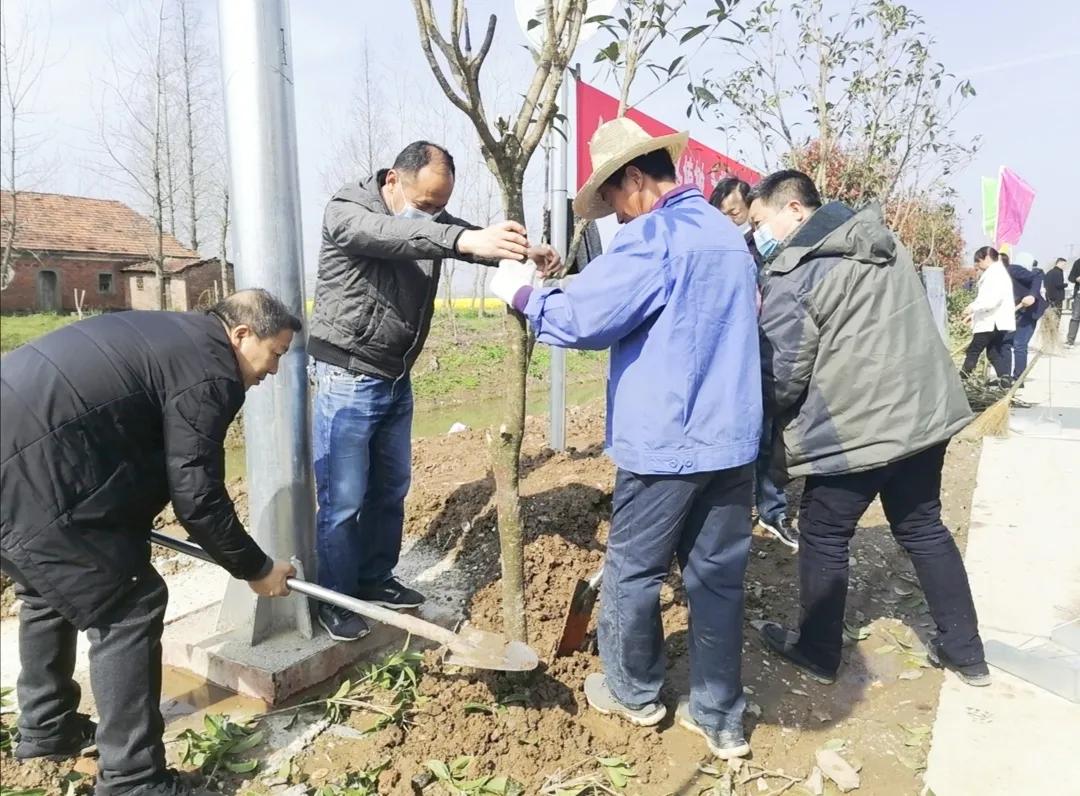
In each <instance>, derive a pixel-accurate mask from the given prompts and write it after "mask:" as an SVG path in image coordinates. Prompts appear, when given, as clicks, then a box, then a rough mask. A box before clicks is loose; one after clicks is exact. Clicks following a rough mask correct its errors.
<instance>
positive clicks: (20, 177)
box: [0, 6, 49, 290]
mask: <svg viewBox="0 0 1080 796" xmlns="http://www.w3.org/2000/svg"><path fill="white" fill-rule="evenodd" d="M11 21H12V20H11V16H10V12H9V11H7V10H6V9H5V11H4V12H3V13H2V14H0V95H2V96H0V102H2V104H3V107H2V109H0V139H3V141H2V162H0V175H2V182H3V188H4V190H6V191H8V192H9V193H10V194H11V198H10V201H9V202H8V205H7V207H6V212H5V213H4V217H3V219H2V221H3V224H2V227H3V229H2V232H0V234H2V236H3V240H2V242H0V246H2V252H0V258H2V259H0V290H3V289H6V288H7V287H8V285H10V284H11V280H12V278H13V276H14V271H13V270H12V260H13V258H14V251H15V236H16V232H17V230H18V223H19V191H20V190H21V189H22V188H23V185H24V183H25V182H29V181H32V179H33V173H34V164H32V163H31V161H32V159H33V158H34V156H35V152H36V150H37V149H38V147H39V146H40V145H41V143H42V140H41V136H40V135H30V134H25V133H23V131H22V123H23V120H24V119H25V118H26V117H27V116H29V115H30V114H31V113H32V111H31V108H30V105H31V104H32V102H33V99H34V94H35V91H36V88H37V84H38V80H39V79H40V78H41V73H42V72H43V71H44V69H45V68H46V66H47V65H48V49H49V46H48V36H46V37H45V38H44V40H43V41H36V38H37V24H36V20H34V19H33V18H32V16H31V14H30V7H29V6H25V7H24V9H23V14H22V18H21V20H20V24H19V27H18V31H17V33H16V32H14V31H12V30H11Z"/></svg>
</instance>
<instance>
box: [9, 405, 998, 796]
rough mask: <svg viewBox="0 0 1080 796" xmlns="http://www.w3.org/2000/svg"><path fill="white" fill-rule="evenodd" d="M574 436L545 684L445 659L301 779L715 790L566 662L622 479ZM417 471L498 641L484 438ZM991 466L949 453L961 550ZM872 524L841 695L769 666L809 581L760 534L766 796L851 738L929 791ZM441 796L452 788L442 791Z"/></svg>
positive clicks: (753, 567) (917, 622)
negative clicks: (368, 774)
mask: <svg viewBox="0 0 1080 796" xmlns="http://www.w3.org/2000/svg"><path fill="white" fill-rule="evenodd" d="M567 429H568V441H569V444H570V445H571V446H572V447H571V449H570V450H568V451H567V452H565V453H559V454H556V453H553V452H551V451H549V450H546V449H544V448H543V446H542V442H543V435H544V432H545V423H544V422H543V420H542V419H540V418H536V419H530V421H529V426H528V432H527V437H526V444H525V450H524V461H525V468H524V469H525V472H524V473H523V479H522V497H523V501H522V502H523V506H522V511H523V517H524V519H525V523H526V527H527V529H528V547H527V562H526V576H527V578H528V584H527V588H528V595H527V596H528V605H529V615H528V621H529V638H530V643H531V644H532V646H533V647H534V648H535V649H536V650H537V651H538V652H539V653H540V655H541V657H542V658H544V659H545V663H544V664H543V665H542V667H541V669H540V670H539V671H538V672H536V673H534V674H532V675H506V674H499V673H475V672H462V671H454V670H452V669H449V668H447V667H443V666H442V665H441V664H440V663H439V662H438V661H437V660H436V658H435V654H434V653H433V652H429V653H427V654H426V656H425V661H424V666H423V676H422V679H421V684H420V693H421V695H422V697H423V699H422V700H421V702H420V703H419V704H418V705H417V708H416V712H415V713H414V714H413V715H412V717H411V721H410V723H409V724H407V725H406V728H405V729H402V728H400V727H393V726H392V727H389V728H386V729H383V730H379V731H378V732H374V733H371V734H368V735H365V736H363V737H358V736H357V734H356V733H349V731H348V730H345V731H343V732H340V733H339V732H325V733H323V734H322V735H321V736H319V737H318V738H317V739H315V741H314V742H312V743H311V744H310V745H309V746H308V747H307V748H306V749H305V750H304V751H302V752H301V753H300V754H299V755H298V756H297V757H296V759H295V760H294V762H293V766H292V775H291V778H290V781H291V782H294V783H295V782H298V781H300V782H305V783H307V784H308V785H310V786H316V785H320V786H321V785H324V784H326V783H331V782H341V781H342V780H343V778H344V776H345V775H346V772H349V771H357V770H362V769H365V768H367V767H370V766H373V765H375V764H377V763H379V762H381V761H383V760H386V759H389V760H390V761H391V763H390V766H389V768H388V769H387V770H386V771H385V772H384V773H383V774H382V776H381V778H380V791H379V792H380V793H387V794H412V793H414V792H415V791H414V785H413V780H414V778H416V777H421V778H422V777H423V775H424V772H425V771H426V765H425V763H426V761H430V760H441V761H444V762H449V761H451V760H453V759H454V758H456V757H458V756H461V755H468V756H471V757H473V758H475V759H474V761H473V763H472V765H471V767H470V769H469V774H470V775H471V776H478V775H480V774H483V773H499V774H504V775H508V776H511V777H513V778H514V779H515V780H517V781H518V782H520V783H521V784H522V785H523V786H524V788H525V792H527V793H538V792H541V791H542V790H543V788H544V787H545V786H550V785H552V784H553V783H554V782H556V781H558V780H559V779H562V780H563V781H566V780H571V779H573V778H575V777H579V776H600V775H601V774H600V772H601V766H600V764H599V763H598V762H597V761H596V758H597V757H621V758H623V759H624V760H625V761H627V762H628V763H629V764H631V766H632V767H633V769H634V772H635V774H636V776H635V777H634V778H633V779H632V780H631V782H630V785H629V786H628V788H627V792H630V793H643V794H664V793H679V794H698V793H699V792H700V791H702V790H703V789H704V788H706V787H708V786H710V785H712V784H713V783H714V782H715V781H716V777H715V776H714V775H712V774H707V773H703V772H702V771H700V770H699V765H701V766H708V765H709V764H711V763H713V761H712V760H711V757H710V755H709V754H708V752H707V749H706V748H705V746H704V742H703V741H702V740H701V739H700V738H698V737H697V736H695V735H692V734H690V733H688V732H686V731H685V730H683V729H681V728H679V727H677V726H673V724H672V721H671V718H670V717H669V718H667V719H666V720H665V721H664V722H662V723H661V724H660V725H659V726H658V727H656V728H652V729H640V728H635V727H631V726H630V725H627V724H624V723H621V722H620V721H618V720H616V719H613V718H610V717H605V716H600V715H598V714H596V713H595V712H592V711H590V710H589V709H588V707H587V705H586V703H585V701H584V698H583V695H582V690H581V689H582V683H583V681H584V678H585V676H586V675H587V674H588V673H590V672H592V671H598V670H599V661H598V659H597V657H596V655H595V653H594V652H593V651H591V650H589V651H584V652H580V653H577V654H575V655H574V656H572V657H569V658H563V659H558V660H555V661H551V660H550V651H551V649H552V646H553V644H554V642H555V640H556V637H557V634H558V633H559V632H560V631H561V626H562V620H563V613H564V611H565V608H566V602H567V597H568V594H569V592H570V590H571V589H572V586H573V583H574V582H575V581H576V580H577V579H578V578H584V577H587V576H588V575H589V574H591V572H593V571H594V570H595V569H596V568H597V567H598V566H599V564H600V562H601V560H602V557H603V545H604V540H605V538H606V535H607V531H608V518H609V513H610V510H611V489H612V485H613V480H614V468H613V466H612V465H611V463H610V462H609V461H608V460H607V459H606V458H605V457H604V456H603V454H602V453H601V450H600V445H601V443H602V439H603V411H602V406H598V405H592V406H589V407H585V408H581V409H576V410H571V411H570V412H569V416H568V424H567ZM413 462H414V486H413V490H412V493H411V495H410V498H409V502H408V511H407V521H406V524H407V527H406V533H407V534H409V535H410V536H412V537H417V538H419V539H423V540H425V542H426V543H427V544H430V545H434V546H436V547H437V548H441V549H442V550H445V551H447V552H448V553H449V552H451V551H453V552H455V553H456V555H457V559H456V562H455V564H454V569H455V571H456V572H463V573H466V575H467V577H466V580H467V581H468V582H469V583H471V584H473V585H474V593H473V596H472V599H471V601H470V604H469V613H470V616H471V620H472V621H473V622H475V623H476V624H477V625H480V626H481V627H487V628H492V629H499V627H500V625H501V619H500V600H499V587H500V584H499V581H498V575H499V564H498V538H497V534H496V531H495V515H494V508H493V505H492V502H491V497H492V489H493V483H492V481H491V479H490V477H489V476H488V474H487V456H486V449H485V445H484V440H483V435H482V433H480V432H467V433H464V434H458V435H453V436H450V437H445V438H439V439H429V440H422V441H419V442H418V443H417V444H416V445H415V450H414V459H413ZM977 462H978V444H977V443H973V442H968V441H962V440H957V441H955V442H954V443H953V445H952V446H951V447H950V450H949V456H948V460H947V462H946V469H945V480H944V485H943V490H942V500H943V505H944V513H945V519H946V522H947V524H948V525H949V527H950V528H952V529H953V531H954V533H955V534H956V536H957V540H958V543H959V544H960V545H961V547H963V545H964V544H965V542H966V536H967V530H968V515H969V511H970V498H971V494H972V491H973V488H974V476H975V468H976V466H977ZM800 489H801V485H800V484H798V483H796V484H792V485H791V488H790V490H789V498H790V499H791V500H792V501H793V502H794V501H796V500H797V499H798V495H799V492H800ZM862 528H863V530H862V531H861V532H860V533H859V534H857V535H856V537H855V541H854V544H853V548H852V556H853V557H854V558H855V559H856V564H855V566H854V567H853V568H852V583H851V591H850V598H849V608H848V613H849V622H850V624H851V625H852V626H853V627H855V628H858V627H864V628H866V629H868V630H869V636H868V637H866V638H864V639H863V640H860V641H857V642H855V641H853V642H852V643H851V644H850V645H849V646H848V647H847V648H846V651H845V660H846V661H847V663H846V665H845V666H844V667H843V668H842V670H841V676H840V679H839V681H838V683H837V684H836V685H834V686H831V687H828V686H821V685H818V684H816V683H813V682H811V681H808V680H807V679H806V678H804V677H802V676H801V675H799V674H798V673H797V671H796V670H794V669H793V668H791V667H790V666H787V665H785V664H783V663H781V662H779V661H777V659H775V658H772V657H770V656H768V655H766V654H765V653H764V652H763V650H762V648H761V645H760V643H759V642H758V640H757V637H756V632H755V631H754V630H753V629H752V627H751V623H752V622H753V621H755V620H759V619H762V618H768V619H778V620H780V621H783V622H786V623H791V622H793V621H794V620H795V618H796V616H797V600H798V582H797V578H796V557H795V556H793V555H791V553H790V552H789V551H788V550H787V548H784V547H782V546H781V545H779V544H778V543H776V542H775V541H772V540H771V539H768V538H765V537H763V536H760V535H758V534H757V532H755V538H754V542H753V548H752V553H751V560H750V566H749V570H748V574H747V579H746V593H747V602H746V621H747V624H746V627H745V632H746V640H745V643H744V657H743V662H744V663H743V674H744V681H745V683H746V685H747V693H748V696H747V698H748V700H750V701H751V702H752V703H753V704H752V705H751V712H750V713H748V714H747V720H748V721H747V724H748V726H747V728H748V731H749V739H750V742H751V745H752V747H753V757H752V760H751V761H750V763H749V764H748V766H747V767H744V768H743V769H742V771H741V772H740V773H739V774H737V775H736V777H735V780H736V783H738V782H739V781H740V778H746V776H747V775H748V774H760V773H761V772H762V771H763V770H764V771H767V772H768V774H767V775H765V776H762V777H761V779H763V780H764V781H765V783H766V784H767V786H768V788H767V790H768V791H769V792H771V793H778V792H779V790H780V789H781V788H782V787H783V786H785V785H787V784H789V782H790V778H791V777H798V778H803V777H806V776H807V775H808V774H809V773H810V770H811V768H812V766H813V763H812V760H813V754H814V751H815V750H817V749H819V748H820V747H821V746H822V745H823V744H825V743H826V742H828V741H830V740H832V741H834V742H838V741H840V740H843V741H844V742H845V745H844V747H843V749H842V751H841V754H842V755H843V756H844V757H845V758H846V759H848V761H849V762H851V763H852V764H853V765H856V766H857V767H860V768H861V777H862V791H863V792H867V793H872V794H875V795H878V794H882V795H883V796H890V795H891V794H914V793H918V792H919V791H920V790H921V789H922V782H921V777H920V773H921V770H922V767H923V766H924V764H925V756H926V752H927V750H928V745H929V734H928V732H922V731H921V728H929V727H930V726H932V724H933V717H934V711H935V709H936V705H937V700H938V691H939V686H940V683H941V675H940V674H939V673H938V672H937V671H936V670H933V669H929V668H922V667H920V666H919V665H918V659H917V657H915V656H913V655H912V654H911V653H909V652H908V651H907V649H906V647H905V646H904V645H912V646H913V650H915V651H917V650H918V649H919V643H918V641H917V639H916V636H917V635H920V634H925V632H926V631H927V630H928V628H930V627H931V623H930V621H929V618H928V617H927V616H926V614H925V605H924V604H923V603H922V602H921V601H920V600H919V598H918V595H919V594H920V592H919V590H918V587H917V586H912V585H910V583H909V579H910V578H911V577H912V574H911V573H912V569H911V565H910V563H909V562H908V560H907V558H906V557H905V556H904V555H903V554H902V552H900V550H899V548H898V547H897V546H896V545H895V544H894V543H893V542H892V541H891V539H889V538H888V532H887V528H886V527H885V520H884V517H883V515H882V512H881V509H880V507H879V506H878V505H877V504H875V506H873V507H872V508H871V510H870V511H869V512H868V513H867V515H866V516H865V517H864V518H863V522H862ZM434 589H437V585H436V586H434V587H432V590H434ZM662 603H663V619H664V627H665V631H666V634H667V642H666V651H667V656H668V682H667V686H666V688H665V691H664V694H663V698H664V701H665V703H666V704H667V705H668V707H669V708H673V707H674V705H675V702H676V701H677V699H678V696H679V695H680V694H681V693H684V692H685V691H686V690H687V689H688V685H687V683H688V671H687V667H688V660H687V650H686V646H687V638H686V628H687V610H686V601H685V595H684V594H683V592H682V589H681V587H680V581H679V577H678V574H677V573H675V574H673V575H672V576H671V578H670V579H669V581H668V585H666V586H665V588H664V590H663V593H662ZM864 632H865V631H864ZM909 678H910V679H909ZM469 703H475V704H482V705H488V706H492V713H490V714H489V713H485V712H474V711H469V712H467V711H466V705H467V704H469ZM371 724H372V717H371V716H370V714H365V713H363V712H356V713H354V714H353V715H352V716H350V717H349V718H348V719H347V721H346V725H347V726H348V727H352V728H354V729H359V730H366V729H368V728H369V727H370V726H371ZM906 728H914V729H915V730H916V732H914V733H912V732H909V731H908V729H906ZM718 768H719V769H720V770H721V771H722V770H723V766H722V765H721V766H718ZM6 771H7V769H6V768H5V786H7V773H6ZM560 772H563V773H562V774H561V775H560ZM785 776H786V777H788V778H789V779H785V778H784V777H785ZM272 779H273V772H265V773H264V775H263V776H262V777H260V778H257V779H255V780H253V781H245V782H240V781H236V782H233V783H230V784H229V785H228V786H227V787H226V788H225V790H235V791H237V792H247V791H249V790H254V791H255V792H266V791H267V790H269V789H270V782H271V781H272ZM419 781H420V780H418V782H419ZM53 782H55V780H53V781H52V782H49V783H47V784H50V785H52V784H53ZM829 787H830V788H831V787H832V786H831V785H830V786H829ZM758 788H759V786H758V783H757V781H756V780H750V781H749V782H746V783H744V784H742V785H741V786H740V785H738V784H737V785H736V788H735V792H736V793H757V792H758ZM424 792H425V793H429V794H434V793H442V792H445V791H444V790H442V786H441V785H439V784H434V785H431V786H430V787H428V788H426V789H425V790H424ZM761 792H763V793H764V792H766V791H765V790H762V791H761ZM790 792H793V793H798V792H800V790H799V789H798V788H795V789H794V790H792V791H790ZM827 792H835V791H827Z"/></svg>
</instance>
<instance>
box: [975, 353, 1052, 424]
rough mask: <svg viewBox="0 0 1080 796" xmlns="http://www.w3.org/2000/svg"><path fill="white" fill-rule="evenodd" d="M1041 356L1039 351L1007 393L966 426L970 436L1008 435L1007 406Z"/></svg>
mask: <svg viewBox="0 0 1080 796" xmlns="http://www.w3.org/2000/svg"><path fill="white" fill-rule="evenodd" d="M1042 355H1043V352H1042V351H1039V352H1037V353H1036V354H1035V356H1034V357H1032V358H1031V361H1030V362H1029V363H1028V366H1027V367H1026V368H1024V372H1023V373H1021V374H1020V378H1018V379H1017V380H1016V381H1015V382H1013V386H1012V387H1010V388H1009V391H1008V392H1007V393H1005V395H1004V396H1003V397H1002V398H1000V399H998V400H997V401H995V402H994V403H993V404H991V405H990V407H989V408H987V409H986V410H985V411H983V413H982V414H980V415H979V416H978V417H976V418H975V419H974V420H972V421H971V423H970V424H969V425H968V427H967V428H968V431H969V432H970V433H971V434H972V436H976V437H984V436H989V437H1004V436H1007V435H1008V433H1009V406H1010V404H1011V403H1012V400H1013V397H1014V396H1015V395H1016V393H1017V392H1019V391H1020V388H1021V387H1022V386H1023V385H1024V379H1026V378H1027V376H1028V374H1029V373H1031V369H1032V368H1033V367H1035V363H1036V362H1038V361H1039V357H1041V356H1042Z"/></svg>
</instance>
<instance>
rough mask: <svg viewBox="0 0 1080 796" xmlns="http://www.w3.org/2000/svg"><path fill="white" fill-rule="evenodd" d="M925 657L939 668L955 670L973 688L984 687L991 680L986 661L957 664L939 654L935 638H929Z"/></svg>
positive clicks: (939, 650)
mask: <svg viewBox="0 0 1080 796" xmlns="http://www.w3.org/2000/svg"><path fill="white" fill-rule="evenodd" d="M926 657H927V659H929V661H930V663H932V664H934V666H936V667H938V668H939V669H951V670H952V671H954V672H956V676H957V677H959V678H960V679H961V680H962V681H963V682H964V683H966V684H967V685H970V686H974V687H975V688H985V687H986V686H988V685H990V683H991V682H992V680H991V677H990V667H989V666H987V665H986V661H983V662H981V663H971V664H968V665H966V666H959V665H957V664H955V663H953V662H952V661H950V660H949V659H948V658H947V657H945V656H944V655H942V654H941V649H940V647H939V646H938V641H937V639H936V638H935V639H933V640H931V642H930V646H929V647H927V648H926Z"/></svg>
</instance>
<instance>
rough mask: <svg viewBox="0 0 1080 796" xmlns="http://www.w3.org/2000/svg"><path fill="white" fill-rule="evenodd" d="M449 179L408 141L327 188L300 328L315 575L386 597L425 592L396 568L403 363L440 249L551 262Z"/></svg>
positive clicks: (441, 156)
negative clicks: (475, 212)
mask: <svg viewBox="0 0 1080 796" xmlns="http://www.w3.org/2000/svg"><path fill="white" fill-rule="evenodd" d="M453 190H454V159H453V158H452V157H451V156H450V153H449V152H447V151H446V150H445V149H443V148H442V147H440V146H438V145H436V144H432V143H430V142H428V141H416V142H414V143H412V144H409V145H408V146H407V147H405V149H404V150H402V152H401V153H400V154H399V155H398V156H397V158H396V159H395V161H394V165H393V167H392V168H390V169H384V170H382V171H379V172H378V173H377V174H375V175H373V176H371V177H369V178H368V179H366V180H363V181H360V182H352V183H349V184H347V185H345V186H344V187H343V188H342V189H341V190H340V191H338V192H337V193H336V194H334V196H333V197H332V198H331V199H330V202H329V204H328V205H327V206H326V213H325V215H324V218H323V235H322V247H321V249H320V251H319V275H318V281H317V282H316V286H315V308H314V311H313V313H312V316H311V324H310V330H311V334H310V338H309V340H308V351H309V353H310V354H311V356H312V358H313V359H314V377H315V402H314V413H313V414H314V419H313V443H314V450H315V482H316V488H317V497H318V505H319V509H318V516H317V520H316V527H317V553H318V565H319V574H318V577H319V583H320V584H322V585H323V586H326V587H328V588H331V589H334V590H335V591H338V592H341V593H343V594H349V595H352V596H354V597H358V598H360V599H362V600H368V601H371V602H375V603H378V604H379V605H383V606H386V607H389V608H394V609H406V608H415V607H417V606H419V605H420V604H421V603H423V602H424V597H423V595H421V594H420V593H419V592H417V591H415V590H413V589H410V588H408V587H407V586H405V585H403V584H401V583H400V582H399V581H398V580H397V579H395V578H394V567H395V566H396V564H397V561H398V555H399V553H400V551H401V531H402V524H403V521H404V516H405V495H406V493H408V491H409V482H410V477H411V428H412V411H413V398H412V386H411V384H410V382H409V371H410V369H411V368H412V365H413V363H414V362H416V358H417V357H418V356H419V355H420V351H421V349H422V348H423V346H424V341H425V340H426V339H427V335H428V331H429V329H430V328H431V318H432V314H433V312H434V300H435V294H436V291H437V289H438V286H439V272H440V268H441V264H442V259H443V258H446V257H450V258H454V259H459V260H466V261H469V262H475V263H480V264H483V265H495V264H496V263H497V262H498V261H499V260H500V259H504V258H505V259H511V260H521V259H524V258H525V257H526V256H527V257H529V258H530V259H532V260H533V261H534V262H536V263H537V265H538V266H539V268H540V270H541V272H543V273H548V272H551V271H554V270H557V269H558V268H559V266H560V265H561V262H560V260H559V257H558V255H557V254H556V253H555V252H554V250H553V249H551V247H550V246H540V247H535V248H530V246H529V242H528V240H527V238H526V236H525V228H524V227H522V226H521V225H520V224H518V223H517V222H514V221H504V222H501V223H499V224H495V225H493V226H490V227H488V228H486V229H480V228H478V227H476V226H475V225H473V224H470V223H468V222H466V221H462V220H461V219H458V218H455V217H454V216H452V215H450V214H449V213H447V212H446V205H447V203H448V202H449V201H450V195H451V193H452V191H453ZM318 616H319V623H320V624H321V625H322V626H323V628H324V629H325V630H326V631H327V633H329V634H330V636H331V637H332V638H334V639H336V640H339V641H352V640H355V639H358V638H361V637H362V636H364V635H366V634H367V633H368V628H367V625H366V624H365V622H364V620H363V619H361V618H360V617H359V616H357V615H356V614H353V613H351V612H349V611H344V610H342V609H338V608H335V607H332V606H329V605H326V604H325V603H324V604H322V605H320V607H319V615H318Z"/></svg>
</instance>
